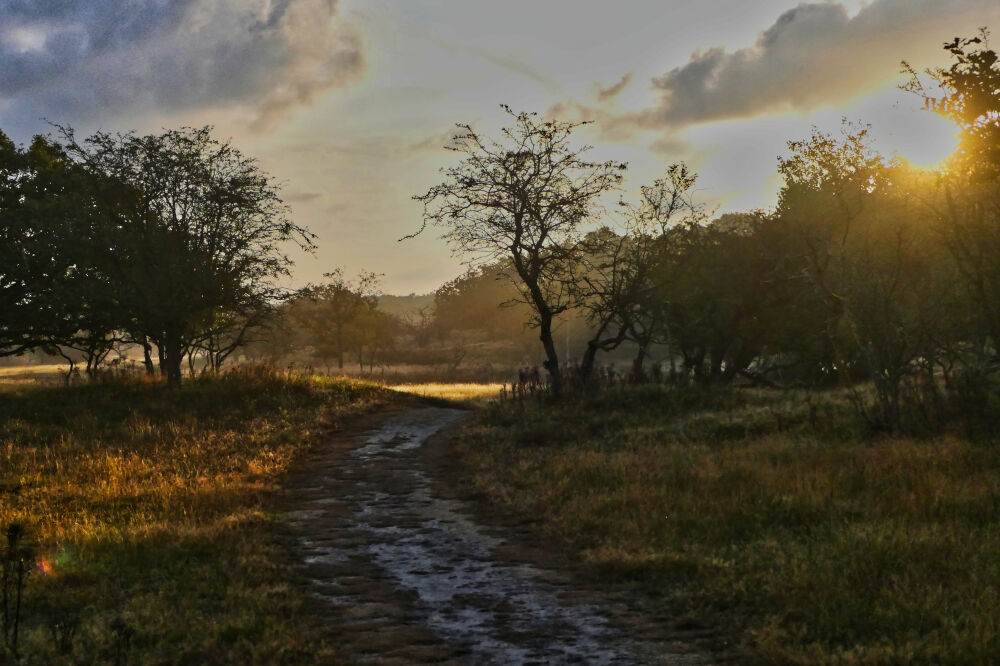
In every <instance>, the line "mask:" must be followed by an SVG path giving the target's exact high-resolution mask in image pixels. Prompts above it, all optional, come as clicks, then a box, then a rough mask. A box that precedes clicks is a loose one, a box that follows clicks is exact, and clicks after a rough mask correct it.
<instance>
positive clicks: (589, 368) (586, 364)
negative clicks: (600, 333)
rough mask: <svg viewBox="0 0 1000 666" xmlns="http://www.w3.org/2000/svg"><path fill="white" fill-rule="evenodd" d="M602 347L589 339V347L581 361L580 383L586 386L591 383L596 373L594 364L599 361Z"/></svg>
mask: <svg viewBox="0 0 1000 666" xmlns="http://www.w3.org/2000/svg"><path fill="white" fill-rule="evenodd" d="M598 351H600V347H599V346H598V345H597V344H596V343H595V342H594V341H593V340H588V341H587V349H586V350H584V352H583V359H582V360H581V361H580V383H581V384H583V386H584V387H587V386H589V385H590V379H591V377H592V376H593V374H594V365H595V363H596V361H597V352H598Z"/></svg>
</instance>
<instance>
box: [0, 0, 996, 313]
mask: <svg viewBox="0 0 1000 666" xmlns="http://www.w3.org/2000/svg"><path fill="white" fill-rule="evenodd" d="M983 26H985V27H990V26H1000V0H868V1H862V0H850V1H842V2H805V3H799V2H790V1H788V0H753V1H752V2H748V1H746V0H700V1H699V2H691V1H690V0H614V1H613V2H612V1H609V0H605V1H601V2H595V1H593V0H505V1H504V2H487V1H485V0H87V1H86V2H78V1H77V0H2V1H0V62H2V63H3V64H2V66H0V131H3V132H4V133H5V134H7V135H8V136H9V137H11V138H12V139H14V140H15V141H17V142H20V143H25V142H27V141H29V140H30V138H31V137H32V136H33V135H35V134H38V133H48V132H50V131H51V126H50V125H49V124H48V123H49V122H54V123H59V124H63V125H70V126H72V127H74V128H75V129H76V131H77V134H78V135H79V134H84V135H86V134H88V133H90V132H92V131H94V130H96V129H102V130H105V131H112V132H114V131H129V130H135V131H138V132H142V133H146V132H157V131H160V130H161V129H163V128H172V127H179V126H202V125H206V124H210V125H213V126H214V127H215V133H216V135H217V136H219V137H221V138H226V139H231V140H232V142H233V143H234V145H236V146H237V147H238V148H239V149H240V150H241V151H243V152H244V153H245V154H248V155H251V156H253V157H255V158H256V159H257V160H258V161H259V163H260V165H261V167H262V168H263V169H264V170H265V171H266V172H267V173H269V174H270V175H271V176H273V177H274V178H275V179H276V181H277V182H279V183H280V184H281V187H282V193H283V196H284V199H285V200H286V202H287V203H288V204H289V206H290V207H291V214H292V216H293V218H294V220H295V221H296V222H297V223H299V224H301V225H303V226H306V227H307V228H309V229H310V230H311V231H313V232H314V233H315V234H316V235H317V236H318V239H317V246H318V247H317V249H316V251H315V253H313V254H311V255H307V254H302V253H299V252H292V255H293V257H294V259H295V261H296V265H295V268H294V274H293V276H292V278H291V280H290V281H289V286H301V285H304V284H306V283H308V282H317V281H320V280H322V279H323V273H325V272H329V271H331V270H333V269H335V268H338V267H340V268H343V269H344V271H345V272H346V273H347V274H348V275H353V274H357V273H358V272H360V271H374V272H377V273H380V274H382V275H383V278H382V280H383V289H384V290H385V291H386V292H387V293H398V294H409V293H426V292H429V291H432V290H434V289H435V288H436V287H438V286H439V285H441V284H442V283H443V282H445V281H447V280H449V279H452V278H454V277H455V276H457V275H458V274H460V273H461V272H462V271H463V267H462V264H461V258H460V257H455V256H453V255H452V253H451V251H450V249H449V248H448V247H447V245H446V244H445V243H444V241H443V240H441V239H440V237H439V233H438V232H437V231H435V230H434V229H433V228H432V229H429V230H428V231H426V232H424V233H423V234H421V235H420V236H418V237H417V238H415V239H411V240H404V241H400V240H399V239H400V238H402V237H403V236H405V235H407V234H410V233H412V232H413V231H415V230H416V229H418V228H419V227H420V224H421V219H422V208H421V205H420V204H419V203H418V202H416V201H413V199H412V197H413V196H414V195H416V194H421V193H423V192H424V191H426V190H427V189H428V188H429V187H431V186H432V185H434V184H436V183H439V182H441V174H440V173H439V171H440V169H441V168H442V167H446V166H448V165H451V164H454V163H456V160H457V159H458V156H457V155H456V154H455V153H451V152H449V151H447V150H445V149H444V145H445V144H446V143H447V142H448V139H449V137H450V135H451V132H452V131H453V129H454V127H455V123H460V122H461V123H470V124H472V125H473V126H474V127H476V129H477V130H478V131H481V132H483V133H486V134H487V135H495V134H497V133H498V130H499V128H501V127H503V126H504V124H505V120H507V117H506V116H505V114H504V112H503V111H502V109H501V107H500V105H501V104H506V105H509V106H510V107H511V108H512V109H514V110H515V111H522V110H523V111H535V112H539V113H541V114H543V115H547V116H549V117H553V118H558V119H562V120H590V121H593V122H592V123H591V124H589V125H586V126H585V127H583V128H581V129H580V130H578V131H577V132H576V133H575V135H578V136H579V139H580V145H585V144H587V145H593V146H594V148H593V149H592V150H591V152H590V155H591V156H592V157H593V158H595V159H601V160H604V159H613V160H615V161H626V162H628V164H629V169H628V175H627V180H626V182H625V185H624V190H623V192H622V193H621V196H622V197H623V198H625V199H626V200H627V199H629V198H630V197H631V198H634V197H635V195H636V193H637V192H638V188H639V187H640V186H641V185H643V184H647V183H650V182H652V181H653V180H654V179H655V178H656V177H657V176H658V175H659V174H661V173H662V172H663V171H664V169H665V168H666V166H667V165H669V164H671V163H674V162H679V161H684V162H687V163H688V164H689V165H690V166H691V167H692V168H693V169H694V170H695V171H696V172H697V173H698V174H699V179H698V192H697V196H698V197H699V199H700V200H701V201H702V202H703V203H705V204H706V205H707V206H709V207H710V208H711V209H713V210H715V211H717V212H718V213H724V212H730V211H739V210H747V209H754V208H767V207H768V206H771V205H773V204H774V202H775V200H776V195H777V192H778V188H779V187H780V184H781V183H780V180H779V178H778V175H777V171H776V165H777V158H778V156H779V155H781V154H783V153H784V151H785V150H786V142H787V141H789V140H793V139H803V138H806V137H808V135H809V134H810V130H811V128H812V127H814V126H815V127H818V128H819V129H821V130H824V131H832V132H836V131H838V129H839V127H840V125H841V122H842V119H844V118H846V119H848V120H850V121H862V122H866V123H869V124H871V126H872V130H871V131H872V135H873V136H874V137H875V142H876V145H877V146H878V147H879V148H880V149H881V150H882V151H883V152H885V153H886V154H888V155H897V156H899V157H903V158H906V159H909V160H911V161H912V162H913V163H915V164H918V165H921V166H930V165H933V164H934V163H935V162H936V161H938V160H940V159H942V158H943V157H945V156H946V155H947V154H948V152H950V150H951V149H952V148H953V147H954V144H955V137H954V129H953V128H951V127H949V126H948V124H947V123H946V122H945V121H943V120H942V119H940V118H939V117H937V116H935V115H934V114H932V113H930V112H927V111H924V110H922V109H921V108H920V106H921V101H920V100H919V99H918V98H917V97H916V96H915V95H913V94H911V93H906V92H904V91H901V90H899V88H898V86H899V85H900V84H901V83H902V82H903V81H904V80H905V77H904V76H903V75H902V74H901V72H900V62H901V61H903V60H905V61H907V62H909V63H910V64H911V65H913V66H914V67H915V68H916V69H917V70H918V71H922V70H923V69H924V68H925V67H933V66H946V65H947V64H948V62H949V61H948V57H947V54H946V53H945V52H944V51H943V50H942V48H941V46H942V44H943V43H944V42H945V41H946V40H949V39H951V38H953V37H956V36H971V35H973V34H974V33H975V31H976V30H977V29H978V28H979V27H983ZM998 29H1000V28H998Z"/></svg>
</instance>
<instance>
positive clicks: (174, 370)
mask: <svg viewBox="0 0 1000 666" xmlns="http://www.w3.org/2000/svg"><path fill="white" fill-rule="evenodd" d="M163 347H164V349H163V351H162V354H163V356H162V359H163V360H162V361H161V365H160V371H161V372H162V373H163V374H165V375H166V377H167V383H168V384H170V385H172V386H177V385H179V384H180V383H181V361H182V360H183V356H184V354H183V353H182V351H181V343H180V340H178V339H177V338H176V337H174V336H171V335H169V334H168V335H167V338H166V340H165V341H164V344H163Z"/></svg>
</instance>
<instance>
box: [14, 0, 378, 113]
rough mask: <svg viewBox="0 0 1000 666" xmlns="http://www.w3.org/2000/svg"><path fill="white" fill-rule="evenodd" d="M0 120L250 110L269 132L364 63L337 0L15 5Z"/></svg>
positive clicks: (46, 0) (39, 0)
mask: <svg viewBox="0 0 1000 666" xmlns="http://www.w3.org/2000/svg"><path fill="white" fill-rule="evenodd" d="M0 60H2V61H3V63H4V65H3V67H2V68H0V105H2V106H3V107H4V111H3V115H2V116H0V117H2V118H3V119H4V121H5V122H7V121H11V120H13V121H14V122H15V123H18V122H19V123H23V124H25V125H27V126H33V125H36V124H37V119H38V118H39V117H42V116H46V117H51V118H53V119H55V120H58V121H61V122H63V121H64V122H72V123H80V122H90V121H94V120H98V119H102V117H106V116H108V115H111V116H114V115H119V114H123V113H129V112H139V113H141V112H144V111H150V110H153V111H164V112H174V111H185V110H192V109H195V110H200V109H218V108H229V107H233V106H242V107H246V108H248V109H250V110H251V114H250V115H251V117H252V120H253V123H254V125H255V126H257V127H263V126H266V125H268V124H270V123H273V122H274V121H275V120H276V119H277V118H279V117H281V116H282V115H283V114H285V113H286V112H288V111H289V110H290V109H292V108H294V107H296V106H299V105H303V104H309V103H310V102H312V101H313V100H314V99H315V98H316V96H317V95H319V94H320V93H322V92H324V91H326V90H328V89H330V88H332V87H336V86H340V85H343V84H345V83H347V82H348V81H350V80H351V79H352V78H353V77H356V76H357V75H358V74H359V73H360V72H361V71H362V70H363V49H362V44H361V40H360V37H359V36H358V34H357V32H356V31H355V30H354V29H352V27H351V26H350V25H348V24H347V23H346V22H345V21H343V20H342V19H341V18H340V17H339V16H338V13H337V1H336V0H133V1H131V2H122V1H121V0H88V1H87V2H74V1H71V0H5V1H4V2H3V3H2V4H0Z"/></svg>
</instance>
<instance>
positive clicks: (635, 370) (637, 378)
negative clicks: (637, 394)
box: [632, 340, 649, 383]
mask: <svg viewBox="0 0 1000 666" xmlns="http://www.w3.org/2000/svg"><path fill="white" fill-rule="evenodd" d="M648 346H649V341H648V340H646V341H644V342H642V343H641V344H640V345H639V352H638V353H637V354H636V355H635V359H634V360H633V361H632V381H634V382H636V383H638V382H643V381H645V380H646V369H645V368H644V367H643V366H644V365H645V362H646V349H647V347H648Z"/></svg>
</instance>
